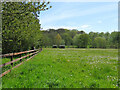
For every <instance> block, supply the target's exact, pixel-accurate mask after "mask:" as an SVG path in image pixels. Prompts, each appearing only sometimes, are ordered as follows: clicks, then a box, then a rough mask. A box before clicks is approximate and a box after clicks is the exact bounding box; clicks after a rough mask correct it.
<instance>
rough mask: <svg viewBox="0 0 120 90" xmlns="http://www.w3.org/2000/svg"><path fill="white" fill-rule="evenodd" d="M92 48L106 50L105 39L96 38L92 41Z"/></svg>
mask: <svg viewBox="0 0 120 90" xmlns="http://www.w3.org/2000/svg"><path fill="white" fill-rule="evenodd" d="M94 47H97V48H106V39H105V38H103V37H96V38H95V40H94Z"/></svg>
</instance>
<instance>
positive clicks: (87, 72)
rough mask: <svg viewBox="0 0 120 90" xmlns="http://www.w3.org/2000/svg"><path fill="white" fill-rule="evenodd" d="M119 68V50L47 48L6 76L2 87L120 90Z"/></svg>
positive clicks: (3, 78)
mask: <svg viewBox="0 0 120 90" xmlns="http://www.w3.org/2000/svg"><path fill="white" fill-rule="evenodd" d="M3 60H5V59H3ZM4 62H5V61H4ZM117 67H118V50H117V49H75V48H66V49H52V48H43V51H42V52H40V53H39V54H38V55H36V56H35V57H34V58H32V59H31V60H29V61H27V62H25V63H23V64H22V65H21V66H19V67H18V68H15V69H13V70H12V71H11V72H10V73H8V74H7V75H5V76H3V77H2V87H3V88H118V70H117Z"/></svg>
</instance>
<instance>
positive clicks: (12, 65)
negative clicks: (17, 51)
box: [11, 55, 13, 67]
mask: <svg viewBox="0 0 120 90" xmlns="http://www.w3.org/2000/svg"><path fill="white" fill-rule="evenodd" d="M11 61H13V55H12V56H11ZM11 65H12V67H13V63H11Z"/></svg>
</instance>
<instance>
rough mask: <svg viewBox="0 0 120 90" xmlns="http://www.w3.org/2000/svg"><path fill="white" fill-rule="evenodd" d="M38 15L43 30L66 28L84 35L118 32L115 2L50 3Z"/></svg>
mask: <svg viewBox="0 0 120 90" xmlns="http://www.w3.org/2000/svg"><path fill="white" fill-rule="evenodd" d="M50 5H51V6H52V8H51V9H49V10H48V11H43V12H41V14H40V17H39V19H40V23H41V26H42V28H43V30H46V29H49V28H53V29H58V28H66V29H77V30H84V31H85V32H86V33H89V32H91V31H93V32H112V31H118V3H117V2H51V3H50Z"/></svg>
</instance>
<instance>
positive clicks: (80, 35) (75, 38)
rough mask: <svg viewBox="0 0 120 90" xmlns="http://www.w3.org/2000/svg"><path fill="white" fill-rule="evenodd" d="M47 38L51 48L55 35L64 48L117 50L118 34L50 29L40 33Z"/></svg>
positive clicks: (54, 42) (54, 41)
mask: <svg viewBox="0 0 120 90" xmlns="http://www.w3.org/2000/svg"><path fill="white" fill-rule="evenodd" d="M42 32H43V33H44V34H45V35H44V36H46V37H47V36H48V38H49V42H51V43H50V44H48V46H52V45H54V44H56V38H55V37H56V36H57V34H59V35H60V37H61V44H62V45H66V46H69V47H70V46H72V47H78V48H118V41H119V38H120V37H119V35H120V33H119V32H112V33H109V32H106V33H104V32H101V33H98V32H90V33H88V34H86V33H85V32H84V31H78V30H75V29H73V30H68V29H62V28H60V29H57V30H55V29H50V30H48V31H42ZM46 37H45V38H46Z"/></svg>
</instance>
